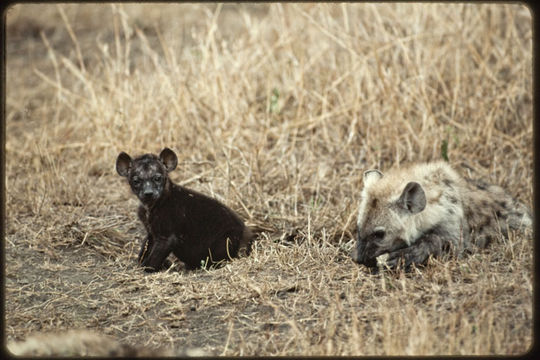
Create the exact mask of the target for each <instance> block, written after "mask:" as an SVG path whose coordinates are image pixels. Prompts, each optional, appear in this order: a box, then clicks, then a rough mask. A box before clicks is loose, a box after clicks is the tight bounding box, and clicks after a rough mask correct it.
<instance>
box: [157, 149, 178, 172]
mask: <svg viewBox="0 0 540 360" xmlns="http://www.w3.org/2000/svg"><path fill="white" fill-rule="evenodd" d="M159 160H160V161H161V162H162V163H163V165H165V168H166V169H167V172H171V171H173V170H174V169H176V165H178V158H177V157H176V154H175V153H174V151H172V150H171V149H169V148H165V149H163V150H161V153H159Z"/></svg>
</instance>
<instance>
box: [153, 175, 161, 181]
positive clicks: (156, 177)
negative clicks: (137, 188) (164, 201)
mask: <svg viewBox="0 0 540 360" xmlns="http://www.w3.org/2000/svg"><path fill="white" fill-rule="evenodd" d="M161 178H162V176H161V175H160V174H156V175H154V177H153V180H154V182H156V183H159V182H161Z"/></svg>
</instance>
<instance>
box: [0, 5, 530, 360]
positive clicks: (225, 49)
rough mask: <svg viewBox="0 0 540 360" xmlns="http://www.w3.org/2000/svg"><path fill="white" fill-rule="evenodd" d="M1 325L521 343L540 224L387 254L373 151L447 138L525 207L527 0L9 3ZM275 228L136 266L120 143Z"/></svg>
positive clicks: (339, 346)
mask: <svg viewBox="0 0 540 360" xmlns="http://www.w3.org/2000/svg"><path fill="white" fill-rule="evenodd" d="M6 16H7V38H6V49H7V52H6V60H7V66H6V89H7V92H6V214H7V218H6V220H5V223H6V225H5V226H6V227H5V233H6V237H5V241H4V246H5V261H6V269H5V331H6V338H7V339H8V340H13V339H17V340H18V339H23V338H25V337H26V336H27V335H29V334H31V333H34V332H48V331H52V330H62V329H79V328H87V329H94V330H97V331H99V332H100V333H104V334H110V335H112V336H114V337H115V338H118V339H120V340H121V341H123V342H124V343H127V344H141V345H148V346H176V347H178V346H180V347H181V346H194V347H202V348H203V349H205V350H206V351H208V352H210V353H212V354H215V355H366V354H369V355H390V354H520V353H523V352H526V351H528V349H529V347H530V346H531V344H532V328H533V315H532V294H533V286H532V267H533V255H532V235H531V234H530V233H529V234H525V235H523V234H515V235H513V236H511V237H510V239H509V240H503V239H501V240H500V242H499V243H497V244H495V245H494V246H492V247H491V248H490V249H488V250H485V251H482V252H479V253H475V254H473V255H471V256H469V257H467V258H465V259H462V260H459V261H457V260H450V261H446V262H442V261H438V260H434V261H432V262H431V264H430V265H429V266H428V267H426V268H424V269H420V270H416V271H413V272H411V273H407V274H405V273H401V272H399V273H388V272H384V273H381V274H378V275H371V274H369V273H368V271H367V270H366V269H365V268H364V267H363V266H359V265H357V264H354V263H353V262H352V261H351V260H350V258H349V257H348V255H347V254H348V251H349V250H350V249H351V247H352V244H353V242H354V236H355V228H354V226H355V220H356V219H355V215H356V209H357V203H358V191H359V189H360V187H361V181H362V180H361V178H362V172H363V171H364V170H366V169H368V168H373V167H378V168H380V169H382V170H383V171H384V170H385V169H388V168H389V167H391V166H399V165H400V164H404V163H409V162H415V161H429V160H436V159H441V158H442V157H448V159H449V161H450V163H451V164H453V165H454V166H455V167H456V168H457V169H458V170H459V171H460V172H461V173H462V174H463V175H464V176H466V177H472V178H482V179H484V180H487V181H490V182H492V183H496V184H498V185H501V186H503V187H505V188H507V189H508V191H509V192H510V193H511V194H512V195H513V196H515V197H517V198H519V199H521V200H522V201H523V202H525V203H526V204H527V205H528V206H532V175H533V171H532V158H533V152H532V55H531V53H532V28H531V26H532V24H531V14H530V12H529V10H528V9H527V8H526V7H524V6H521V5H519V4H483V5H480V4H445V5H438V4H393V3H392V4H354V3H350V4H286V5H281V4H261V5H251V4H240V5H232V4H229V5H223V6H221V5H217V4H166V5H160V6H158V5H152V4H147V5H141V4H137V5H124V6H113V5H109V4H92V5H83V4H75V5H63V6H56V5H53V4H47V5H35V4H29V5H18V6H15V7H13V8H11V9H9V10H8V12H7V15H6ZM164 146H168V147H171V148H172V149H174V150H175V151H176V152H177V154H179V161H180V162H179V168H178V169H177V170H176V171H175V172H174V173H173V174H172V177H173V179H174V180H175V181H177V182H179V183H181V184H184V185H186V186H188V187H191V188H193V189H195V190H198V191H201V192H204V193H206V194H210V195H212V196H215V197H216V198H218V199H220V200H222V201H223V202H225V203H226V204H227V205H229V206H230V207H232V208H233V209H235V210H236V211H237V212H238V213H239V214H240V215H241V216H242V217H243V218H244V219H246V221H247V222H248V223H251V224H256V225H259V226H261V227H264V228H265V229H266V231H265V232H263V233H261V234H260V235H259V238H258V241H257V242H256V244H255V246H254V251H253V253H252V255H251V256H250V257H248V258H243V259H239V260H236V261H233V262H232V263H229V264H228V265H227V266H225V267H223V268H220V269H216V270H198V271H195V272H190V273H186V272H184V271H181V270H180V271H178V269H170V271H168V272H165V273H158V274H152V275H147V274H144V273H143V272H142V271H141V270H140V269H139V268H138V267H137V266H136V261H135V259H136V255H137V251H138V243H139V241H140V240H141V238H142V236H143V232H142V227H141V225H140V224H139V223H138V221H137V220H136V214H135V210H136V206H137V201H136V199H135V197H134V196H133V195H132V194H130V191H129V189H128V186H127V185H126V184H125V183H124V180H123V179H122V178H120V177H119V176H118V175H117V174H116V172H115V170H114V162H115V159H116V156H117V154H118V153H119V152H120V151H127V152H129V153H130V154H140V153H144V152H154V153H156V152H159V151H160V150H161V149H162V148H163V147H164Z"/></svg>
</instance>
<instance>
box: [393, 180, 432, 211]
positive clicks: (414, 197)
mask: <svg viewBox="0 0 540 360" xmlns="http://www.w3.org/2000/svg"><path fill="white" fill-rule="evenodd" d="M398 204H399V205H400V206H401V207H402V208H403V209H405V210H408V211H410V212H411V213H413V214H417V213H419V212H420V211H422V210H424V209H425V208H426V193H425V192H424V189H422V186H421V185H420V184H419V183H417V182H414V181H411V182H410V183H408V184H407V185H405V189H403V192H402V193H401V196H400V197H399V200H398Z"/></svg>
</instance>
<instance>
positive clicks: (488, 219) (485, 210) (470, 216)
mask: <svg viewBox="0 0 540 360" xmlns="http://www.w3.org/2000/svg"><path fill="white" fill-rule="evenodd" d="M467 185H468V188H467V189H466V190H465V192H466V193H465V194H464V197H465V201H464V215H465V219H466V220H467V222H468V224H469V227H470V229H471V231H472V234H471V235H472V237H471V239H472V241H473V243H474V244H475V245H477V246H479V247H485V246H487V245H488V244H489V243H490V242H491V241H492V240H493V239H494V238H496V237H497V236H498V235H499V234H502V235H503V236H504V237H508V230H509V229H512V230H520V229H525V228H530V227H531V226H532V218H531V213H530V211H529V209H528V208H527V207H526V206H525V205H524V204H522V203H521V202H519V201H518V200H516V199H514V198H513V197H512V196H510V195H509V194H508V193H506V192H505V191H504V190H503V189H502V188H501V187H499V186H497V185H489V184H487V183H485V182H483V181H478V180H468V181H467Z"/></svg>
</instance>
